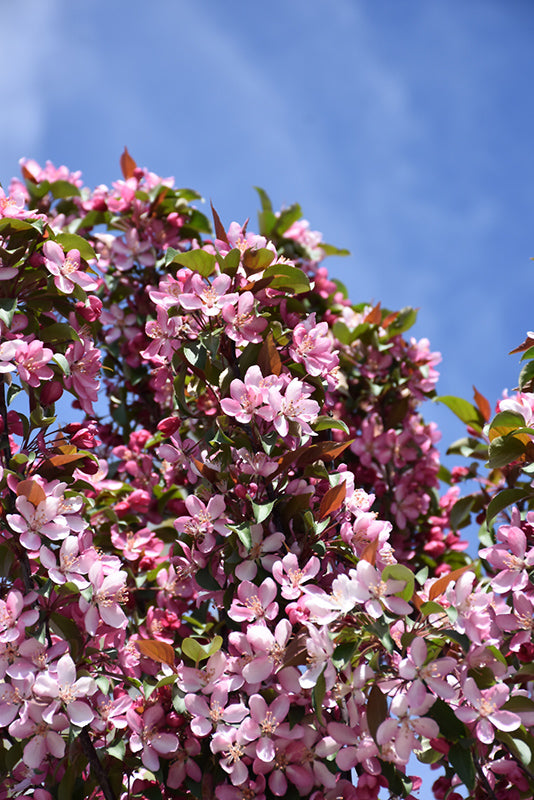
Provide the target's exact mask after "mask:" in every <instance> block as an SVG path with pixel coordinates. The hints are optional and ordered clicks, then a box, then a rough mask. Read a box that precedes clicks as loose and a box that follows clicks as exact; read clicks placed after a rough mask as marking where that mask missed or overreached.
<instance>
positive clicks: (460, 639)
mask: <svg viewBox="0 0 534 800" xmlns="http://www.w3.org/2000/svg"><path fill="white" fill-rule="evenodd" d="M454 610H456V609H454ZM441 632H442V633H443V634H444V635H445V636H447V637H448V638H449V639H452V640H453V641H455V642H457V644H459V645H460V647H461V648H462V650H463V651H464V653H468V652H469V648H470V647H471V642H470V640H469V637H468V636H466V635H465V633H458V631H453V630H450V628H447V629H446V630H442V631H441Z"/></svg>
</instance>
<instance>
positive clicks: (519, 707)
mask: <svg viewBox="0 0 534 800" xmlns="http://www.w3.org/2000/svg"><path fill="white" fill-rule="evenodd" d="M502 708H505V709H506V710H507V711H513V712H514V713H515V714H520V713H521V712H523V711H528V712H529V713H530V714H532V712H533V711H534V700H531V699H530V698H529V697H523V696H522V695H514V696H512V697H510V698H509V699H508V700H507V701H506V703H505V704H504V705H503V706H502Z"/></svg>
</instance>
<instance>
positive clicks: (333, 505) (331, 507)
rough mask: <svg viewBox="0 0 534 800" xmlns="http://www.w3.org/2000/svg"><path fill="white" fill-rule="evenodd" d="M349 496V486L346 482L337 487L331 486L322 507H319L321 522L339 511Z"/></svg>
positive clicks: (322, 501)
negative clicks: (347, 495)
mask: <svg viewBox="0 0 534 800" xmlns="http://www.w3.org/2000/svg"><path fill="white" fill-rule="evenodd" d="M346 494H347V484H346V483H345V481H341V483H338V485H337V486H331V487H330V489H328V491H327V492H325V495H324V497H323V499H322V500H321V505H320V506H319V520H322V519H324V518H325V517H327V516H328V515H329V514H331V513H332V512H333V511H337V509H338V508H339V507H340V506H341V505H342V504H343V500H344V499H345V496H346Z"/></svg>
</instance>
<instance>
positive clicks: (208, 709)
mask: <svg viewBox="0 0 534 800" xmlns="http://www.w3.org/2000/svg"><path fill="white" fill-rule="evenodd" d="M227 702H228V690H227V688H226V687H225V686H224V685H222V686H220V687H219V686H217V687H215V689H214V691H213V692H212V694H211V696H210V701H209V705H208V701H207V700H206V698H205V697H202V696H200V695H198V694H186V696H185V698H184V703H185V707H186V708H187V710H188V711H189V713H190V714H191V715H192V717H193V718H192V720H191V722H190V723H189V724H190V727H191V731H192V732H193V733H194V734H195V736H207V735H208V733H211V732H212V730H213V728H215V729H217V728H218V727H219V726H221V727H224V726H225V725H232V724H235V723H240V722H242V721H243V720H244V718H245V717H246V716H247V714H248V709H247V707H246V706H245V705H244V704H243V703H231V704H230V705H227Z"/></svg>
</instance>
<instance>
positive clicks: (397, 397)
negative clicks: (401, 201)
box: [0, 151, 534, 800]
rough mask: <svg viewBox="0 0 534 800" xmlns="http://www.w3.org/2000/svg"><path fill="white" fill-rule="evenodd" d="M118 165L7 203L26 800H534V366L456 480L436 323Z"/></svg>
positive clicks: (26, 175)
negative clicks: (430, 790) (415, 334)
mask: <svg viewBox="0 0 534 800" xmlns="http://www.w3.org/2000/svg"><path fill="white" fill-rule="evenodd" d="M121 167H122V179H121V180H118V181H117V182H115V183H114V184H113V185H112V187H111V188H108V187H106V186H98V187H97V188H96V189H95V190H93V191H90V190H89V189H87V188H85V187H84V186H83V184H82V181H81V178H80V175H79V174H78V173H71V172H69V170H67V169H66V168H64V167H62V168H59V169H57V168H55V167H54V166H53V165H51V164H47V165H46V167H44V168H42V167H40V166H39V165H38V164H36V163H35V162H33V161H24V162H23V163H22V179H21V180H14V181H13V182H12V184H11V186H10V187H9V190H8V191H2V190H0V333H1V340H0V373H1V375H2V382H1V384H0V387H1V389H0V433H1V435H0V454H1V455H0V458H1V461H0V492H1V494H0V499H1V503H2V508H3V514H2V522H1V527H0V535H1V543H0V576H1V585H0V588H1V592H0V740H1V746H0V774H1V776H2V781H1V782H0V800H5V799H7V798H28V799H30V798H35V800H65V799H66V798H74V799H75V800H78V798H79V799H80V800H82V798H91V800H102V799H103V798H105V800H119V798H124V800H126V798H128V799H130V798H132V799H133V798H146V799H147V800H158V798H164V799H165V800H166V799H167V798H169V800H170V799H171V798H180V799H181V798H183V799H184V800H187V798H191V799H192V798H200V799H201V800H203V799H204V798H205V799H206V800H207V799H208V798H213V797H215V798H217V800H250V799H252V798H258V800H270V799H272V798H276V797H283V798H298V797H303V798H310V800H337V798H340V797H341V798H346V799H347V800H374V798H377V797H378V796H379V793H382V794H381V796H382V797H384V796H386V794H387V792H389V795H390V796H391V797H406V798H408V797H412V796H413V795H412V792H415V793H417V789H418V786H419V785H420V778H419V777H418V776H417V769H416V767H417V760H419V761H420V762H422V763H425V764H428V765H431V766H432V767H433V768H434V769H435V770H436V780H435V783H434V794H435V797H436V798H438V800H458V798H460V797H463V796H465V795H466V793H467V794H468V796H469V797H472V798H477V800H486V798H493V799H495V798H503V797H507V798H510V800H521V798H527V797H531V796H532V792H533V790H534V738H533V736H532V732H533V731H532V728H533V726H534V702H533V698H532V690H533V684H532V681H533V680H534V671H533V670H532V666H531V662H532V656H533V653H534V647H533V642H532V629H533V627H534V626H533V623H532V619H533V616H534V615H533V610H534V586H533V584H532V580H531V574H532V573H531V567H532V565H533V564H534V513H533V512H532V511H530V510H529V509H530V505H531V503H532V489H531V486H530V484H531V481H532V471H533V468H534V467H533V462H534V447H533V445H532V441H533V437H534V424H533V423H534V420H533V416H534V395H532V394H530V393H529V389H530V382H531V381H532V376H533V375H534V370H531V369H530V366H531V364H532V361H528V363H527V366H526V367H525V370H524V371H523V373H522V379H521V380H522V383H521V391H520V393H519V394H518V395H516V396H514V397H513V398H506V399H503V400H501V401H500V403H499V406H498V409H497V410H498V413H497V416H496V417H495V418H494V420H493V421H492V422H490V417H491V412H490V408H489V404H488V402H487V401H486V400H485V399H484V398H483V397H482V396H481V395H480V394H479V393H478V392H477V393H476V394H475V404H474V405H472V404H470V403H467V402H466V401H463V400H459V399H458V398H454V397H444V398H440V399H441V400H442V402H444V403H446V404H447V405H449V406H450V407H451V409H452V410H453V411H454V412H455V413H456V414H458V416H460V418H461V419H463V421H464V422H466V424H467V425H468V436H467V437H466V439H465V440H462V441H461V442H459V443H456V444H455V445H454V446H453V448H452V449H453V452H456V453H458V454H461V455H463V456H468V457H470V458H472V459H474V461H473V462H472V464H471V466H469V467H463V466H462V467H458V468H456V469H453V470H452V471H451V472H448V471H447V470H446V469H445V468H444V467H442V466H440V463H439V457H438V451H437V449H436V442H437V440H438V438H439V434H438V431H437V429H436V427H435V425H433V424H431V423H430V424H428V423H426V422H425V421H424V420H423V418H422V416H421V413H420V405H421V403H422V401H424V400H425V399H426V398H432V397H435V385H436V381H437V377H438V374H437V371H436V364H437V363H438V361H439V355H438V354H437V353H433V352H431V350H430V349H429V344H428V342H427V341H426V340H421V341H416V340H415V339H414V338H407V336H406V335H405V334H406V333H407V331H408V330H409V329H410V327H411V325H412V324H413V322H414V319H415V312H414V311H413V310H411V309H403V310H402V311H390V310H388V309H383V308H381V306H380V304H376V305H373V304H371V305H367V304H365V303H361V304H357V305H353V304H352V303H351V302H350V301H349V300H348V298H347V296H346V292H345V290H344V288H343V286H342V285H341V284H339V283H338V282H336V281H334V280H332V279H331V278H330V277H329V275H328V273H327V271H326V269H325V267H324V266H322V261H323V259H324V257H325V256H327V255H333V254H342V251H337V250H336V249H335V248H333V247H331V246H329V245H327V244H325V243H324V242H323V241H322V239H321V236H320V235H319V234H318V233H316V232H315V231H312V230H310V227H309V225H308V223H307V222H306V221H304V220H302V218H301V211H300V208H299V207H298V206H292V207H290V208H286V209H283V210H282V211H281V212H275V211H274V210H273V208H272V205H271V202H270V200H269V198H268V197H267V195H266V194H265V193H264V192H263V191H261V190H260V191H259V195H260V202H261V212H260V215H259V229H258V232H257V233H253V232H252V231H250V230H248V227H247V225H243V226H242V225H238V224H237V223H232V224H230V225H229V227H227V228H226V227H224V226H223V224H222V222H221V221H220V219H219V217H218V215H217V214H216V212H215V211H214V210H213V214H212V216H213V220H214V230H213V232H212V229H211V226H210V223H209V222H208V220H207V218H206V217H205V216H204V215H203V214H202V213H201V212H200V211H199V210H198V208H196V206H195V201H198V200H199V199H200V198H199V196H198V195H197V194H196V193H195V192H193V191H191V190H188V189H178V188H176V187H175V185H174V182H173V180H172V179H161V178H159V177H158V176H156V175H154V174H153V173H150V172H148V171H147V170H144V169H140V168H138V167H137V166H136V164H135V162H134V161H133V160H132V158H131V157H130V156H129V154H128V152H127V151H125V153H124V154H123V156H122V159H121ZM531 345H534V336H533V335H532V334H529V337H528V338H527V341H526V343H525V344H524V345H523V346H522V348H521V349H522V350H523V351H524V354H525V356H526V358H527V359H531V358H532V357H534V349H532V347H531ZM68 397H70V398H71V401H72V405H73V407H74V409H75V412H74V413H73V412H68V413H67V412H66V410H65V409H66V408H68V405H67V404H66V403H65V400H66V399H67V398H68ZM65 417H67V419H65ZM481 459H483V460H484V461H486V460H488V462H489V466H490V472H489V474H488V476H486V477H481V476H480V475H478V473H477V468H476V464H477V463H480V460H481ZM463 477H477V478H478V480H479V481H480V490H479V492H478V493H473V494H471V495H467V496H466V497H462V498H460V497H459V483H460V481H461V479H462V478H463ZM513 504H515V505H513ZM512 505H513V509H512V510H510V508H511V506H512ZM508 511H509V516H508V517H507V518H504V520H503V524H502V525H500V526H499V527H497V531H496V533H494V532H493V528H492V527H491V526H492V524H493V522H494V521H495V520H496V519H498V518H499V517H498V515H499V514H503V513H505V514H506V513H508ZM471 514H474V515H476V516H477V517H478V518H479V522H481V523H483V524H482V537H483V549H482V550H481V552H480V559H479V560H477V561H472V560H471V559H470V558H469V557H468V556H467V555H466V554H465V552H464V550H465V543H464V542H462V540H461V538H460V533H459V530H461V528H462V527H463V526H464V525H465V524H467V522H468V521H469V519H470V515H471ZM412 773H415V774H412ZM384 793H386V794H384Z"/></svg>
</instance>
